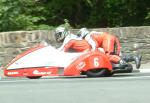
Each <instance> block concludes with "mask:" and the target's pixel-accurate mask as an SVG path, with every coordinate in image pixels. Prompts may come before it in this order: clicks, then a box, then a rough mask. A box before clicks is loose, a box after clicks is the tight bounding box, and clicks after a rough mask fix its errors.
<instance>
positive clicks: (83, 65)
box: [76, 61, 86, 69]
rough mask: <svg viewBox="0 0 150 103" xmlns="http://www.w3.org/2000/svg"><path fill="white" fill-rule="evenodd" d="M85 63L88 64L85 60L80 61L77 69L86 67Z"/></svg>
mask: <svg viewBox="0 0 150 103" xmlns="http://www.w3.org/2000/svg"><path fill="white" fill-rule="evenodd" d="M85 65H86V63H85V62H84V61H83V62H81V63H79V64H78V65H77V66H76V68H77V69H82V68H84V67H85Z"/></svg>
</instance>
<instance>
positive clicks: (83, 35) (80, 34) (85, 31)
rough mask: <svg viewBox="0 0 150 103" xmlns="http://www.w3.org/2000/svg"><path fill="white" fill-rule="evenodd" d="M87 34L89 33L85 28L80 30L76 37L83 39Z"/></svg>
mask: <svg viewBox="0 0 150 103" xmlns="http://www.w3.org/2000/svg"><path fill="white" fill-rule="evenodd" d="M87 34H89V31H88V30H87V28H81V29H80V30H79V32H78V34H77V35H78V36H79V37H81V38H85V36H86V35H87Z"/></svg>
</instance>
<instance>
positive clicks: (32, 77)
mask: <svg viewBox="0 0 150 103" xmlns="http://www.w3.org/2000/svg"><path fill="white" fill-rule="evenodd" d="M41 77H42V76H27V78H29V79H39V78H41Z"/></svg>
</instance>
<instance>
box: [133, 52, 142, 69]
mask: <svg viewBox="0 0 150 103" xmlns="http://www.w3.org/2000/svg"><path fill="white" fill-rule="evenodd" d="M141 59H142V56H141V55H139V56H134V60H135V64H136V68H137V69H139V68H140V66H141Z"/></svg>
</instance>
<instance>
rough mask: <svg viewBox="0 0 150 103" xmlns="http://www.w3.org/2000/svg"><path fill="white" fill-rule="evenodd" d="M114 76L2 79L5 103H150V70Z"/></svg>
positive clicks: (0, 95)
mask: <svg viewBox="0 0 150 103" xmlns="http://www.w3.org/2000/svg"><path fill="white" fill-rule="evenodd" d="M148 68H149V66H147V67H146V66H145V67H143V68H142V69H141V72H134V73H127V74H116V75H114V76H113V77H102V78H86V77H45V78H41V79H36V80H35V79H34V80H31V79H26V78H1V80H0V102H1V103H149V102H150V96H149V95H150V69H148Z"/></svg>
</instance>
